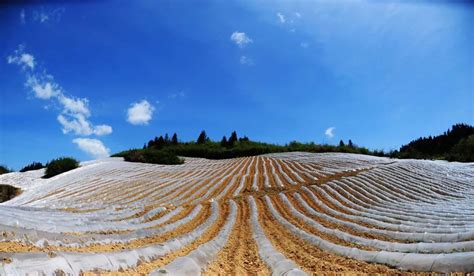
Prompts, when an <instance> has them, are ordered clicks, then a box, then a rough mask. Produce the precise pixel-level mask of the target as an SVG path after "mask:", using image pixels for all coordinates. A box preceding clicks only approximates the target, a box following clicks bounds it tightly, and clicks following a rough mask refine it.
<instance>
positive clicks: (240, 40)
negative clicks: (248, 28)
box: [230, 31, 253, 48]
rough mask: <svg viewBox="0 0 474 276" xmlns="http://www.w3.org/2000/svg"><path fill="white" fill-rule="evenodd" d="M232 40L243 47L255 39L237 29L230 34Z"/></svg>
mask: <svg viewBox="0 0 474 276" xmlns="http://www.w3.org/2000/svg"><path fill="white" fill-rule="evenodd" d="M230 40H232V41H234V42H235V44H237V45H239V47H241V48H243V47H245V46H246V45H247V44H249V43H253V40H252V39H250V38H249V37H248V36H247V34H246V33H244V32H238V31H235V32H233V33H232V35H231V36H230Z"/></svg>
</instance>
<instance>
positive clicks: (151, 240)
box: [0, 204, 210, 253]
mask: <svg viewBox="0 0 474 276" xmlns="http://www.w3.org/2000/svg"><path fill="white" fill-rule="evenodd" d="M187 212H190V211H189V210H185V211H183V212H182V213H181V214H180V215H182V216H185V215H184V214H183V213H187ZM209 216H210V206H209V204H207V205H204V206H203V209H202V210H201V211H200V212H199V214H198V215H197V217H196V218H195V219H193V220H191V221H190V222H188V223H186V224H184V225H181V226H179V227H178V228H176V229H174V230H172V231H169V232H165V233H162V234H158V235H155V236H150V237H145V238H140V239H135V240H131V241H129V242H127V243H113V244H91V245H87V246H83V247H63V246H52V245H49V246H45V247H44V248H41V247H37V246H35V245H32V244H23V243H17V242H0V252H51V251H55V252H58V251H64V252H87V253H97V252H115V251H123V250H127V249H133V248H140V247H144V246H149V245H152V244H156V243H162V242H164V241H167V240H170V239H172V238H175V237H177V236H180V235H183V234H186V233H188V232H191V231H193V229H195V228H196V227H198V226H199V225H201V224H202V223H203V222H204V221H205V220H206V219H207V218H208V217H209ZM176 217H179V215H178V216H176ZM176 220H177V219H176V218H175V219H174V220H170V221H168V222H166V224H169V223H172V222H173V221H176ZM159 227H160V226H157V228H159Z"/></svg>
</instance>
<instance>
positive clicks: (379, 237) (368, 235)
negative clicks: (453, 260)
mask: <svg viewBox="0 0 474 276" xmlns="http://www.w3.org/2000/svg"><path fill="white" fill-rule="evenodd" d="M298 194H299V195H300V196H301V197H302V198H303V200H304V201H305V202H306V203H307V204H308V205H309V206H310V207H311V208H313V209H314V210H315V211H317V212H319V213H323V214H326V215H328V216H331V217H333V218H337V219H339V220H342V221H347V222H352V223H355V224H358V225H361V226H365V227H368V228H374V227H373V226H372V225H369V224H367V223H363V222H360V221H352V220H350V219H345V218H343V217H340V216H336V215H332V214H328V213H327V212H325V210H324V209H321V208H319V206H318V205H316V204H315V203H314V202H313V201H312V200H311V199H310V198H309V196H308V195H307V194H306V192H304V191H301V192H300V193H298ZM288 199H290V201H292V202H293V205H294V206H295V207H296V209H297V210H299V211H300V212H301V213H303V214H305V215H306V216H308V217H310V218H312V219H313V220H315V221H317V222H319V223H321V224H322V225H324V226H326V227H328V228H332V229H339V230H341V231H344V232H346V233H350V234H352V235H356V236H360V237H365V238H368V239H377V240H382V241H390V242H398V243H408V242H407V241H403V240H394V239H392V238H389V237H386V236H384V235H381V234H371V233H367V232H360V231H357V230H355V229H352V228H350V227H347V226H344V225H342V224H339V223H336V222H330V221H328V220H325V219H321V218H318V217H316V216H313V215H311V214H310V213H309V212H307V211H306V209H305V208H304V207H303V206H301V204H300V203H299V202H298V201H297V200H294V199H293V198H290V197H289V196H288Z"/></svg>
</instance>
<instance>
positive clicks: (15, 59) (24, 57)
mask: <svg viewBox="0 0 474 276" xmlns="http://www.w3.org/2000/svg"><path fill="white" fill-rule="evenodd" d="M24 50H25V46H24V45H20V46H19V47H18V49H17V50H15V53H14V54H13V55H9V56H8V57H7V63H8V64H16V65H19V66H21V67H22V69H31V70H34V69H35V64H36V63H35V57H34V56H33V55H30V54H28V53H25V52H24Z"/></svg>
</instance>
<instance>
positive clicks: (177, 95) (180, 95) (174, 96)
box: [157, 91, 186, 103]
mask: <svg viewBox="0 0 474 276" xmlns="http://www.w3.org/2000/svg"><path fill="white" fill-rule="evenodd" d="M168 98H169V99H184V98H186V93H184V92H183V91H180V92H178V93H172V94H169V95H168ZM157 103H159V102H157Z"/></svg>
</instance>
